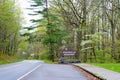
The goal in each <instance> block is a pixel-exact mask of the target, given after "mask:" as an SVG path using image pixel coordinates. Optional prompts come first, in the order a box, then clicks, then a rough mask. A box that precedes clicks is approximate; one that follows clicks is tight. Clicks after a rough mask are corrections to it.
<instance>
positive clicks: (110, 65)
mask: <svg viewBox="0 0 120 80" xmlns="http://www.w3.org/2000/svg"><path fill="white" fill-rule="evenodd" d="M93 65H95V66H99V67H102V68H106V69H109V70H113V71H116V72H120V64H116V63H104V64H99V63H96V64H93Z"/></svg>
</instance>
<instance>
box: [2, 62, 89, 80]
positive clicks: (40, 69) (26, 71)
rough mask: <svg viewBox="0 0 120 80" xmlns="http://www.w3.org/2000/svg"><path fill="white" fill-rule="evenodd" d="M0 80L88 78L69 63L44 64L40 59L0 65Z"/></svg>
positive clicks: (78, 79)
mask: <svg viewBox="0 0 120 80" xmlns="http://www.w3.org/2000/svg"><path fill="white" fill-rule="evenodd" d="M0 80H88V79H87V78H86V77H85V76H84V75H83V74H82V73H81V72H80V71H77V70H76V69H75V68H74V67H72V66H70V65H60V64H44V63H43V62H41V61H31V60H26V61H23V62H18V63H13V64H8V65H0Z"/></svg>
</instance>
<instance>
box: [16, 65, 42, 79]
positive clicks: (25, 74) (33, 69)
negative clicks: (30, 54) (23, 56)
mask: <svg viewBox="0 0 120 80" xmlns="http://www.w3.org/2000/svg"><path fill="white" fill-rule="evenodd" d="M40 66H41V64H40V65H38V66H37V67H35V68H34V69H32V70H31V71H29V72H28V73H26V74H24V75H23V76H21V77H20V78H18V79H17V80H21V79H22V78H24V77H25V76H27V75H29V74H30V73H32V72H33V71H35V70H36V69H38V68H39V67H40Z"/></svg>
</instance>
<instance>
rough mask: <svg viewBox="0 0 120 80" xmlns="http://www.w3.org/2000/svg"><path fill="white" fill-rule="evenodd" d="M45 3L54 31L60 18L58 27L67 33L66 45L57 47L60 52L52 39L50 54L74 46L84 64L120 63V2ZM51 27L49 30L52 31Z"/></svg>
mask: <svg viewBox="0 0 120 80" xmlns="http://www.w3.org/2000/svg"><path fill="white" fill-rule="evenodd" d="M45 3H46V4H49V6H50V7H46V8H45V9H46V17H47V20H48V24H47V25H51V26H50V28H52V27H53V26H54V25H52V24H53V23H54V22H56V21H57V20H56V18H58V19H59V21H57V22H58V23H60V24H61V25H59V24H58V23H57V24H56V26H58V27H59V29H60V30H61V29H62V30H64V31H65V32H66V33H67V35H64V36H63V38H62V40H61V42H62V41H64V44H62V43H61V44H57V45H58V49H57V50H55V49H54V48H56V46H53V44H54V42H51V40H50V39H49V40H50V41H48V42H49V43H50V44H49V45H52V46H49V47H50V49H52V51H51V54H54V56H55V55H56V54H55V51H60V48H61V47H62V46H72V47H73V48H74V49H75V50H76V51H77V52H78V53H79V57H78V58H79V59H80V60H81V61H82V62H109V61H113V62H114V61H115V62H119V61H120V60H119V58H120V51H119V47H120V46H119V44H120V41H119V37H120V34H119V26H120V24H119V19H120V15H119V13H120V9H119V7H120V1H119V0H51V1H49V0H45ZM45 9H44V10H45ZM53 15H54V18H53V20H52V19H50V17H52V16H53ZM41 23H42V22H41ZM41 23H40V24H41ZM49 23H50V24H49ZM50 28H49V29H48V30H47V31H49V30H50V31H51V29H50ZM54 30H55V31H57V28H55V29H54ZM51 34H52V32H51V33H49V34H46V35H48V36H49V35H51ZM52 39H54V38H52ZM59 39H61V38H59ZM55 40H57V38H55ZM59 43H60V42H59ZM55 44H56V43H55ZM57 54H60V52H59V53H57Z"/></svg>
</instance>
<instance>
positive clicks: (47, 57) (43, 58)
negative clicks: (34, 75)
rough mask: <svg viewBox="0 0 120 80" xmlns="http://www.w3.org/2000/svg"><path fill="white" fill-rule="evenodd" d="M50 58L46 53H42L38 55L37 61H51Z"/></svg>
mask: <svg viewBox="0 0 120 80" xmlns="http://www.w3.org/2000/svg"><path fill="white" fill-rule="evenodd" d="M50 56H51V55H50V54H49V52H48V51H43V52H40V53H39V59H40V60H50V59H51V58H50Z"/></svg>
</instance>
